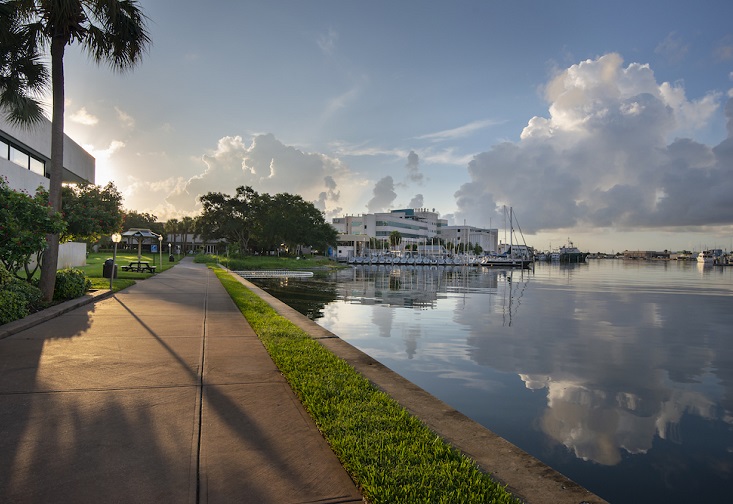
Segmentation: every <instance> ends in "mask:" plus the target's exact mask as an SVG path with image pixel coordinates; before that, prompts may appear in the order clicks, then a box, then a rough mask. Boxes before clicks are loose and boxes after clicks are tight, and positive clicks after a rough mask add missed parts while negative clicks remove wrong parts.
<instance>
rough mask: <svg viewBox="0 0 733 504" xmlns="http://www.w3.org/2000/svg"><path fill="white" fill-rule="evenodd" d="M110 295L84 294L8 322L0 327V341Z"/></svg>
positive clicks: (103, 291) (106, 291)
mask: <svg viewBox="0 0 733 504" xmlns="http://www.w3.org/2000/svg"><path fill="white" fill-rule="evenodd" d="M111 295H112V291H111V290H109V289H100V290H97V291H94V292H91V293H89V294H84V295H83V296H81V297H78V298H76V299H70V300H68V301H64V302H63V303H59V304H57V305H53V306H51V307H50V308H46V309H45V310H41V311H39V312H36V313H32V314H30V315H28V316H27V317H25V318H22V319H20V320H14V321H13V322H8V323H7V324H3V325H0V339H4V338H7V337H8V336H12V335H14V334H17V333H19V332H21V331H25V330H26V329H29V328H31V327H33V326H36V325H38V324H42V323H43V322H46V321H48V320H51V319H53V318H56V317H59V316H61V315H63V314H64V313H68V312H70V311H71V310H75V309H76V308H79V307H80V306H84V305H88V304H89V303H94V302H95V301H98V300H100V299H105V298H108V297H110V296H111Z"/></svg>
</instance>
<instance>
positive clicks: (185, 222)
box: [180, 215, 194, 254]
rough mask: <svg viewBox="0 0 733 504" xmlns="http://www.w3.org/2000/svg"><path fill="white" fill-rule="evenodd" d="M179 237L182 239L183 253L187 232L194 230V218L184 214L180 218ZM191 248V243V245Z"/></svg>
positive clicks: (184, 251)
mask: <svg viewBox="0 0 733 504" xmlns="http://www.w3.org/2000/svg"><path fill="white" fill-rule="evenodd" d="M180 230H181V239H182V241H183V247H181V249H182V250H183V253H184V254H185V253H186V242H187V241H188V234H189V233H193V231H194V220H193V217H190V216H188V215H186V216H185V217H183V218H182V219H181V227H180ZM191 246H192V248H193V245H191Z"/></svg>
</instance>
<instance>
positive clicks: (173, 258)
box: [168, 254, 176, 262]
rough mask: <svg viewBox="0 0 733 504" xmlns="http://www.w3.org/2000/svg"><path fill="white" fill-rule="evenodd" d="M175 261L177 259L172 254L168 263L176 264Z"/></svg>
mask: <svg viewBox="0 0 733 504" xmlns="http://www.w3.org/2000/svg"><path fill="white" fill-rule="evenodd" d="M175 260H176V258H175V257H174V256H173V254H171V255H169V256H168V261H170V262H174V261H175Z"/></svg>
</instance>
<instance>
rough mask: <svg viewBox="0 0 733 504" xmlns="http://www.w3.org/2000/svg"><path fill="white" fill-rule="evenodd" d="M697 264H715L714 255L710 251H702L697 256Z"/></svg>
mask: <svg viewBox="0 0 733 504" xmlns="http://www.w3.org/2000/svg"><path fill="white" fill-rule="evenodd" d="M697 262H698V263H700V264H715V255H714V254H713V251H712V250H703V251H702V252H700V253H699V254H697Z"/></svg>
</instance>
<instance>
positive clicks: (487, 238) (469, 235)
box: [440, 225, 499, 252]
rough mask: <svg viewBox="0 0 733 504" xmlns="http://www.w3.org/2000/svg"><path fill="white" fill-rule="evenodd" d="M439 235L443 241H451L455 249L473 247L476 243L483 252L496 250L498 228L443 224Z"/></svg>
mask: <svg viewBox="0 0 733 504" xmlns="http://www.w3.org/2000/svg"><path fill="white" fill-rule="evenodd" d="M440 237H441V238H442V239H443V241H444V242H445V243H452V244H453V247H454V248H455V249H463V248H466V247H469V246H470V247H475V246H476V245H478V246H479V247H481V249H482V250H483V251H484V252H498V249H499V230H498V229H484V228H477V227H474V226H465V225H464V226H444V227H443V228H442V229H441V230H440Z"/></svg>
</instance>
